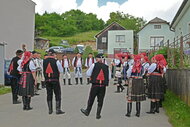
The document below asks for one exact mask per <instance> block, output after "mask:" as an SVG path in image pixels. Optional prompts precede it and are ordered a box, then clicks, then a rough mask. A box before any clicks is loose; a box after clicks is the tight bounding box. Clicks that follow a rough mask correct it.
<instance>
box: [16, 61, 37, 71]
mask: <svg viewBox="0 0 190 127" xmlns="http://www.w3.org/2000/svg"><path fill="white" fill-rule="evenodd" d="M22 61H23V60H19V61H18V68H17V70H18V71H19V72H22V68H21V63H22ZM29 69H30V71H32V72H35V71H36V66H35V64H34V62H33V61H32V60H30V62H29Z"/></svg>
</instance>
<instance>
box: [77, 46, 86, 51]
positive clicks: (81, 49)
mask: <svg viewBox="0 0 190 127" xmlns="http://www.w3.org/2000/svg"><path fill="white" fill-rule="evenodd" d="M77 48H78V50H79V53H83V52H84V45H77Z"/></svg>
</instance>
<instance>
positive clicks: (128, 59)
mask: <svg viewBox="0 0 190 127" xmlns="http://www.w3.org/2000/svg"><path fill="white" fill-rule="evenodd" d="M166 65H167V62H166V60H165V58H164V56H163V55H162V54H158V55H155V56H154V57H152V58H151V61H149V59H148V56H146V53H140V54H138V55H131V54H130V55H129V54H116V55H115V59H113V61H112V77H113V78H115V80H114V81H115V83H114V84H115V85H116V86H117V91H116V92H117V93H119V92H122V91H123V90H124V89H125V88H124V87H123V85H122V80H124V82H125V85H124V86H127V113H126V116H127V117H130V116H131V111H132V102H136V116H137V117H140V111H141V102H142V101H145V100H146V96H148V98H149V99H150V100H151V106H150V111H149V112H147V113H148V114H155V112H156V113H159V108H160V106H161V104H162V100H163V99H164V92H165V84H164V83H165V77H164V74H165V73H166ZM120 90H121V91H120Z"/></svg>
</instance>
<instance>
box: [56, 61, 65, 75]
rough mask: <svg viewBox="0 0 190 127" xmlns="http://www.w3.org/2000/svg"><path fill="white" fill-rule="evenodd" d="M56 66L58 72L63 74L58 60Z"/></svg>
mask: <svg viewBox="0 0 190 127" xmlns="http://www.w3.org/2000/svg"><path fill="white" fill-rule="evenodd" d="M56 64H57V67H58V70H59V72H60V73H62V72H63V67H62V65H61V63H60V62H59V60H57V62H56Z"/></svg>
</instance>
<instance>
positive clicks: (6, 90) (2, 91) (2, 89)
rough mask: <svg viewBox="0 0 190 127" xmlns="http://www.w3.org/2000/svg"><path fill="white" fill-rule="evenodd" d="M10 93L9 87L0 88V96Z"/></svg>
mask: <svg viewBox="0 0 190 127" xmlns="http://www.w3.org/2000/svg"><path fill="white" fill-rule="evenodd" d="M10 92H11V88H10V87H5V86H0V95H3V94H6V93H10Z"/></svg>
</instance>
